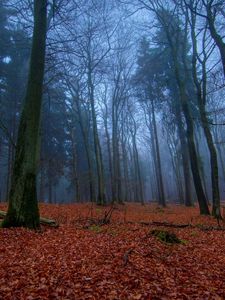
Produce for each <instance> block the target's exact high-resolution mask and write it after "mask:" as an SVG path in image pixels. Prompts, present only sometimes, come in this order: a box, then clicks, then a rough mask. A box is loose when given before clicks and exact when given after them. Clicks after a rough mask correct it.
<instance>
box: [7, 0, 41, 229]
mask: <svg viewBox="0 0 225 300" xmlns="http://www.w3.org/2000/svg"><path fill="white" fill-rule="evenodd" d="M46 19H47V0H35V1H34V29H33V40H32V50H31V60H30V69H29V76H28V84H27V90H26V96H25V101H24V107H23V111H22V114H21V119H20V124H19V131H18V138H17V147H16V154H15V162H14V168H13V175H12V180H11V189H10V197H9V198H10V199H9V207H8V212H7V215H6V217H5V219H4V221H3V224H2V226H4V227H12V226H25V227H28V228H33V229H36V228H39V226H40V217H39V209H38V201H37V193H36V173H37V162H38V155H39V127H40V112H41V103H42V86H43V77H44V64H45V47H46Z"/></svg>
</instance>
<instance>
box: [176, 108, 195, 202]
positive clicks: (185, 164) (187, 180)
mask: <svg viewBox="0 0 225 300" xmlns="http://www.w3.org/2000/svg"><path fill="white" fill-rule="evenodd" d="M175 116H176V121H177V129H178V135H179V139H180V145H181V156H182V168H183V175H184V185H185V206H191V205H192V202H191V174H190V167H189V156H188V146H187V141H186V138H185V130H184V128H183V124H182V117H181V111H180V105H176V107H175Z"/></svg>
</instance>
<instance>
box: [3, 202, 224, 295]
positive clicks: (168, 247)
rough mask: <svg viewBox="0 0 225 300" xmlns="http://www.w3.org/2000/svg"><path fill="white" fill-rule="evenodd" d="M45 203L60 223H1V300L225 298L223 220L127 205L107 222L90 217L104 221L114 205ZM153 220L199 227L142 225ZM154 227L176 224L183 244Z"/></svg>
mask: <svg viewBox="0 0 225 300" xmlns="http://www.w3.org/2000/svg"><path fill="white" fill-rule="evenodd" d="M0 209H1V210H5V209H6V205H4V204H1V205H0ZM40 209H41V215H42V216H44V217H48V218H53V219H55V220H57V222H58V223H59V227H58V228H51V227H47V226H43V227H42V230H41V232H33V231H30V230H26V229H22V228H20V229H0V299H1V300H17V299H18V300H19V299H20V300H32V299H35V300H38V299H40V300H45V299H63V300H67V299H68V300H72V299H76V300H77V299H97V300H103V299H111V300H113V299H124V300H127V299H129V300H132V299H133V300H135V299H136V300H138V299H149V300H151V299H154V300H156V299H158V300H163V299H179V300H182V299H202V300H206V299H210V300H212V299H217V300H219V299H225V231H223V230H213V229H212V228H211V229H210V226H213V227H215V228H216V227H217V222H216V221H215V220H214V219H213V218H212V217H202V216H201V217H200V216H199V212H198V209H197V208H185V207H182V206H176V205H170V206H168V207H167V208H165V209H162V208H159V207H157V206H156V205H154V204H152V205H145V206H141V205H139V204H126V205H124V206H118V207H116V209H115V210H114V211H113V214H112V219H111V222H110V224H108V225H104V226H99V225H91V223H90V220H91V219H94V218H95V220H100V219H101V218H102V217H103V216H104V214H105V211H107V210H108V209H109V208H101V207H97V206H93V205H91V204H74V205H45V204H42V205H40ZM153 221H158V222H170V223H174V224H175V223H176V224H187V223H190V224H192V226H189V227H185V228H173V227H160V226H158V225H146V224H145V225H144V224H141V223H140V222H153ZM201 225H204V226H206V227H204V228H205V229H204V228H202V227H201ZM206 228H208V229H210V230H206ZM153 229H157V230H163V229H164V230H169V231H170V232H173V233H175V234H176V235H177V237H178V238H179V239H181V241H182V242H181V243H180V244H167V243H165V242H162V241H160V240H159V239H158V238H157V237H156V236H154V235H153V234H151V231H152V230H153Z"/></svg>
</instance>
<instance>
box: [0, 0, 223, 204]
mask: <svg viewBox="0 0 225 300" xmlns="http://www.w3.org/2000/svg"><path fill="white" fill-rule="evenodd" d="M209 2H210V3H211V4H209ZM224 8H225V4H223V1H219V0H214V1H201V0H196V1H189V0H186V1H182V0H180V1H177V0H168V1H163V0H157V1H154V0H135V1H129V0H125V1H122V0H121V1H119V0H118V1H116V0H107V1H106V0H86V1H82V0H80V1H79V0H55V1H53V3H51V2H50V3H49V5H48V32H47V45H46V56H45V74H44V88H43V94H42V99H43V103H42V111H41V126H40V134H39V135H40V155H38V158H37V159H38V174H37V184H36V185H37V193H38V199H39V201H40V202H46V203H74V202H87V201H93V202H97V203H98V204H105V203H111V202H118V203H123V202H127V201H133V202H134V201H135V202H140V203H142V204H143V203H146V202H152V201H154V202H158V203H159V204H161V205H165V204H167V203H179V204H185V205H187V206H189V205H193V204H195V203H197V201H201V199H203V198H204V197H205V199H206V200H207V202H211V203H212V202H213V201H214V200H215V199H217V200H218V199H220V200H223V199H224V198H225V130H224V126H225V117H224V113H225V102H224V97H225V65H224V62H225V58H224V57H225V40H224V36H223V35H224V29H225V19H224ZM209 10H211V12H212V15H211V19H210V15H207V13H208V14H209ZM32 29H33V6H32V5H31V4H30V1H23V0H22V1H13V0H12V1H11V0H9V1H4V0H2V1H0V201H8V200H9V191H10V186H11V178H12V173H13V165H14V161H15V150H16V147H17V142H18V141H17V133H18V126H19V121H20V117H21V111H22V108H23V101H24V97H25V92H26V85H27V78H28V70H29V61H30V51H31V41H32ZM217 200H215V201H217Z"/></svg>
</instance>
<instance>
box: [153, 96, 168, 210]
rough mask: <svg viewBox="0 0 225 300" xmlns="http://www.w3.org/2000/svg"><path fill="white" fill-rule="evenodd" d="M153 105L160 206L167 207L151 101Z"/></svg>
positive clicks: (154, 121)
mask: <svg viewBox="0 0 225 300" xmlns="http://www.w3.org/2000/svg"><path fill="white" fill-rule="evenodd" d="M151 105H152V123H153V130H154V136H155V149H156V161H157V169H158V174H159V188H160V199H159V200H160V204H161V205H162V206H164V207H165V206H166V200H165V193H164V185H163V177H162V166H161V157H160V151H159V139H158V133H157V126H156V120H155V107H154V103H153V100H151Z"/></svg>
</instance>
